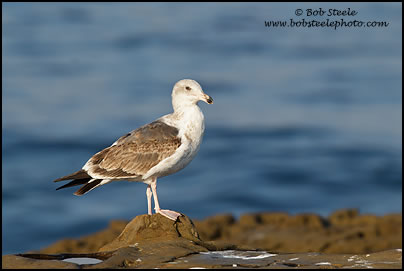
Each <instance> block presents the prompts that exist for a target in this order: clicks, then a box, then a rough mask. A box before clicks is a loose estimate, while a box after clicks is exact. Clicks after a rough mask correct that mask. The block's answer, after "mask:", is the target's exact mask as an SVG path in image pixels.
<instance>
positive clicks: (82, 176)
mask: <svg viewBox="0 0 404 271" xmlns="http://www.w3.org/2000/svg"><path fill="white" fill-rule="evenodd" d="M65 180H72V181H71V182H69V183H67V184H65V185H62V186H60V187H58V188H56V190H59V189H63V188H67V187H72V186H76V185H82V184H84V185H83V186H82V187H80V189H79V190H77V191H76V192H74V195H76V196H81V195H84V194H85V193H87V192H89V191H91V190H93V189H94V188H96V187H97V186H100V185H103V184H106V183H108V182H110V180H102V179H93V178H91V176H90V175H88V173H87V172H86V171H85V170H83V169H81V170H79V171H76V172H74V173H72V174H70V175H67V176H64V177H61V178H58V179H56V180H54V182H60V181H65Z"/></svg>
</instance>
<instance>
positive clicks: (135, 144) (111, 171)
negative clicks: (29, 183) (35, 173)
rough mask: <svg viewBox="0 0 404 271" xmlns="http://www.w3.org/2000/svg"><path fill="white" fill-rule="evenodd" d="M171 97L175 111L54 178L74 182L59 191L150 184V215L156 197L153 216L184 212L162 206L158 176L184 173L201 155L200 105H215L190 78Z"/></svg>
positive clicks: (79, 193) (83, 191) (179, 82)
mask: <svg viewBox="0 0 404 271" xmlns="http://www.w3.org/2000/svg"><path fill="white" fill-rule="evenodd" d="M171 97H172V106H173V111H174V112H173V113H171V114H167V115H164V116H162V117H160V118H158V119H157V120H155V121H153V122H151V123H149V124H146V125H144V126H142V127H140V128H138V129H135V130H133V131H131V132H130V133H128V134H126V135H124V136H122V137H120V138H119V139H118V140H117V141H115V142H114V143H113V144H112V145H111V146H110V147H107V148H105V149H103V150H101V151H99V152H97V153H96V154H94V155H93V156H92V157H91V158H90V159H89V160H88V161H87V162H86V163H85V165H84V166H83V167H82V169H80V170H79V171H76V172H74V173H72V174H69V175H67V176H64V177H61V178H58V179H56V180H54V182H59V181H65V180H72V181H70V182H69V183H67V184H65V185H63V186H60V187H58V188H57V189H56V190H59V189H62V188H67V187H71V186H76V185H82V186H81V188H80V189H79V190H77V191H76V192H75V193H74V195H77V196H81V195H84V194H86V193H88V192H89V191H91V190H93V189H94V188H97V187H99V186H101V185H104V184H107V183H109V182H112V181H121V180H127V181H131V182H132V181H133V182H143V183H145V184H147V189H146V196H147V210H148V214H149V215H151V214H152V207H151V206H152V205H151V204H152V203H151V198H152V196H153V199H154V209H155V212H156V213H159V214H161V215H163V216H165V217H167V218H169V219H172V220H174V221H175V220H176V219H177V218H178V217H179V216H180V215H181V214H180V213H178V212H175V211H171V210H163V209H161V208H160V204H159V201H158V197H157V178H160V177H164V176H167V175H170V174H173V173H175V172H177V171H179V170H181V169H183V168H184V167H185V166H187V165H188V164H189V163H190V162H191V161H192V159H193V158H194V157H195V155H196V154H197V153H198V151H199V147H200V145H201V142H202V137H203V133H204V130H205V124H204V116H203V113H202V111H201V109H200V108H199V106H198V102H199V101H204V102H206V103H208V104H212V103H213V99H212V98H211V97H210V96H209V95H207V94H205V93H204V91H203V90H202V87H201V86H200V85H199V83H198V82H196V81H194V80H191V79H183V80H180V81H178V82H177V83H176V84H175V85H174V88H173V91H172V95H171Z"/></svg>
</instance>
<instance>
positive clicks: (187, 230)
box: [99, 214, 202, 251]
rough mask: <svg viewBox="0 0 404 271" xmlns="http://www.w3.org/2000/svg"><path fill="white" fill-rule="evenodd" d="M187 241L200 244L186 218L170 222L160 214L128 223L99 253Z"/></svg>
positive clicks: (142, 216)
mask: <svg viewBox="0 0 404 271" xmlns="http://www.w3.org/2000/svg"><path fill="white" fill-rule="evenodd" d="M181 239H187V240H191V241H194V242H197V243H198V242H199V243H201V242H202V241H201V239H199V235H198V232H197V231H196V229H195V226H194V224H193V223H192V221H191V220H190V219H189V218H188V217H187V216H180V217H179V218H178V219H177V221H172V220H170V219H168V218H166V217H164V216H162V215H160V214H154V215H140V216H137V217H136V218H135V219H133V220H132V221H131V222H129V224H128V225H126V227H125V228H124V230H123V231H122V233H121V234H120V235H119V236H118V237H117V238H115V239H114V240H113V241H112V242H111V243H109V244H107V245H105V246H103V247H102V248H101V249H100V250H99V251H110V250H116V249H119V248H121V247H127V246H133V245H135V244H137V243H140V242H143V243H145V242H147V243H152V242H160V243H161V242H165V241H173V240H181Z"/></svg>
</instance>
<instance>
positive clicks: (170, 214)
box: [156, 209, 181, 221]
mask: <svg viewBox="0 0 404 271" xmlns="http://www.w3.org/2000/svg"><path fill="white" fill-rule="evenodd" d="M156 213H158V214H161V215H163V216H165V217H167V218H169V219H171V220H174V221H175V220H177V218H178V217H179V216H181V214H180V213H177V212H174V211H171V210H161V209H160V210H156Z"/></svg>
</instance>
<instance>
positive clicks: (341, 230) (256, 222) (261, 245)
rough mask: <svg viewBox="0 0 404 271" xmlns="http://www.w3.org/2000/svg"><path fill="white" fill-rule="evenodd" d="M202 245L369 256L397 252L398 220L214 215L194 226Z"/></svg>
mask: <svg viewBox="0 0 404 271" xmlns="http://www.w3.org/2000/svg"><path fill="white" fill-rule="evenodd" d="M194 223H195V226H196V228H197V230H198V232H199V234H200V236H201V239H202V240H204V241H224V242H228V243H232V244H235V245H238V246H240V245H244V246H249V247H254V248H256V249H262V250H267V251H274V252H284V253H299V252H321V253H371V252H378V251H383V250H388V249H394V248H401V247H402V230H401V228H402V216H401V214H390V215H385V216H375V215H359V213H358V211H357V210H356V209H343V210H338V211H336V212H334V213H333V214H331V215H330V216H329V217H328V218H323V217H321V216H318V215H315V214H298V215H295V216H292V215H288V214H286V213H257V214H245V215H242V216H241V217H240V219H239V221H236V220H235V219H234V218H233V217H232V216H231V215H227V214H225V215H217V216H214V217H210V218H206V219H204V220H202V221H197V220H195V221H194Z"/></svg>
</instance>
